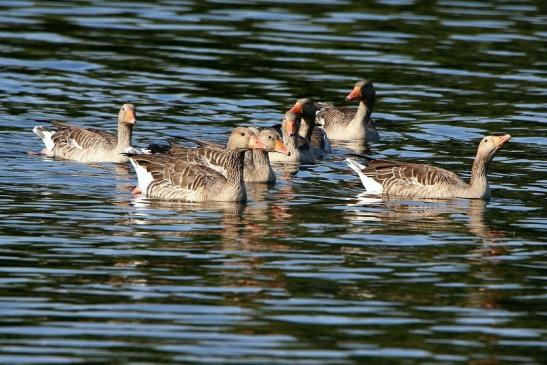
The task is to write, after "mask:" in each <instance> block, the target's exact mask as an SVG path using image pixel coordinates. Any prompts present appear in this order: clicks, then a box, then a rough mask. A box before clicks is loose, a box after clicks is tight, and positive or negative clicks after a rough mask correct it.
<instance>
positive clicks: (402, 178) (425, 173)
mask: <svg viewBox="0 0 547 365" xmlns="http://www.w3.org/2000/svg"><path fill="white" fill-rule="evenodd" d="M510 139H511V136H510V135H509V134H505V135H503V136H486V137H484V138H483V139H482V140H481V142H480V144H479V147H478V150H477V155H476V157H475V161H474V162H473V167H472V168H471V178H470V181H469V183H466V182H464V181H463V180H462V179H460V178H459V177H458V176H457V175H456V174H454V173H453V172H450V171H448V170H445V169H441V168H439V167H435V166H430V165H424V164H417V163H405V162H399V161H390V160H375V159H372V158H368V157H366V156H362V157H365V158H366V159H367V161H368V162H367V163H366V165H362V164H360V163H359V162H357V161H356V160H355V159H352V158H346V161H347V164H348V166H349V167H350V168H351V169H352V170H354V171H355V172H357V174H358V175H359V177H360V178H361V181H362V183H363V185H364V187H365V189H366V191H367V192H368V193H369V194H385V195H391V196H398V197H407V198H432V199H449V198H468V199H487V198H489V197H490V187H489V186H488V180H487V176H486V175H487V171H488V165H489V163H490V161H492V159H493V158H494V155H495V154H496V152H497V151H498V150H499V149H500V148H501V147H503V145H505V144H506V143H507V142H508V141H509V140H510Z"/></svg>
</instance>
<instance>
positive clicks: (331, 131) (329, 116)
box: [316, 80, 380, 142]
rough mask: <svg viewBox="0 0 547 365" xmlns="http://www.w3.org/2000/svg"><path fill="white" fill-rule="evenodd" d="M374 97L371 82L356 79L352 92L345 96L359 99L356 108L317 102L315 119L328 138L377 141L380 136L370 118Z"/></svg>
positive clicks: (374, 92)
mask: <svg viewBox="0 0 547 365" xmlns="http://www.w3.org/2000/svg"><path fill="white" fill-rule="evenodd" d="M375 99H376V89H375V88H374V85H373V84H372V82H370V81H367V80H361V81H358V82H357V83H356V84H355V86H354V88H353V90H352V92H351V93H349V95H348V96H347V97H346V100H347V101H350V100H359V107H358V108H357V110H355V109H349V108H336V107H334V106H333V105H332V104H326V103H317V104H316V105H317V106H319V107H320V110H319V111H318V112H317V116H316V121H317V123H318V124H319V125H321V126H322V128H323V129H324V130H325V132H326V133H327V136H328V137H329V138H330V139H354V140H365V141H367V142H374V141H378V140H379V139H380V136H379V134H378V131H377V130H376V123H374V121H373V120H372V119H371V114H372V109H373V108H374V103H375Z"/></svg>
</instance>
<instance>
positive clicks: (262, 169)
mask: <svg viewBox="0 0 547 365" xmlns="http://www.w3.org/2000/svg"><path fill="white" fill-rule="evenodd" d="M248 129H250V130H251V131H252V132H253V133H255V134H256V136H257V137H258V140H259V141H260V142H262V143H263V144H264V146H265V149H253V150H252V151H247V152H246V153H245V164H244V170H243V172H244V180H245V182H252V183H273V182H275V180H276V177H275V173H274V171H273V169H272V167H271V165H270V159H269V156H268V152H278V153H282V154H285V155H289V154H290V152H289V150H288V149H287V147H285V145H284V144H283V140H282V139H281V136H280V135H279V133H278V132H277V131H276V130H275V129H273V128H252V127H250V128H248ZM234 133H236V134H237V132H236V131H234V132H232V136H233V135H234ZM232 136H230V138H229V139H228V145H227V146H223V145H221V144H218V143H214V142H205V141H198V140H195V139H191V138H187V137H181V139H184V140H187V141H189V142H193V143H195V144H197V145H198V148H189V147H185V146H181V145H179V144H176V143H174V141H170V143H171V149H170V150H169V151H168V152H167V153H169V154H171V155H173V156H177V157H179V158H186V159H188V160H190V161H193V162H196V161H197V162H199V161H201V162H203V163H206V164H207V165H208V166H209V167H213V168H215V169H217V170H219V171H220V172H221V170H220V169H219V168H220V165H221V164H220V163H219V156H221V155H222V154H223V151H224V150H225V149H226V148H230V147H232V145H233V143H235V140H234V139H233V138H232ZM152 149H154V148H152Z"/></svg>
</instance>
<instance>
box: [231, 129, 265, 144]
mask: <svg viewBox="0 0 547 365" xmlns="http://www.w3.org/2000/svg"><path fill="white" fill-rule="evenodd" d="M228 148H231V149H248V148H250V149H262V150H265V149H266V146H265V145H264V143H262V142H261V141H260V140H259V139H258V137H257V136H256V134H255V133H254V132H253V131H252V130H251V129H250V128H245V127H237V128H234V130H233V131H232V133H231V134H230V138H228Z"/></svg>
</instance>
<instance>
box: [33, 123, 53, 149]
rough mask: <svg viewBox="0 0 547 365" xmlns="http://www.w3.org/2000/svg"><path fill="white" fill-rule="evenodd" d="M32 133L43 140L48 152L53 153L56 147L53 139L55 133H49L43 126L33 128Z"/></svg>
mask: <svg viewBox="0 0 547 365" xmlns="http://www.w3.org/2000/svg"><path fill="white" fill-rule="evenodd" d="M32 131H33V132H34V133H36V135H37V136H38V137H40V138H41V139H42V141H43V142H44V144H45V145H46V148H47V150H48V151H50V152H51V151H53V147H55V142H53V139H52V137H53V135H54V134H55V132H54V131H49V130H47V129H45V128H44V127H42V126H36V127H34V128H32Z"/></svg>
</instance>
